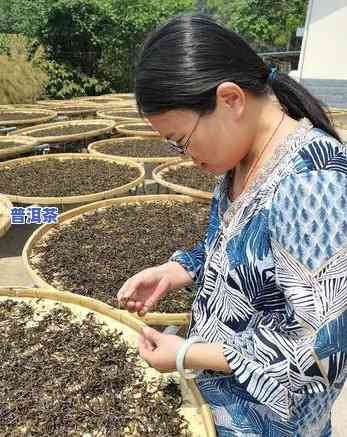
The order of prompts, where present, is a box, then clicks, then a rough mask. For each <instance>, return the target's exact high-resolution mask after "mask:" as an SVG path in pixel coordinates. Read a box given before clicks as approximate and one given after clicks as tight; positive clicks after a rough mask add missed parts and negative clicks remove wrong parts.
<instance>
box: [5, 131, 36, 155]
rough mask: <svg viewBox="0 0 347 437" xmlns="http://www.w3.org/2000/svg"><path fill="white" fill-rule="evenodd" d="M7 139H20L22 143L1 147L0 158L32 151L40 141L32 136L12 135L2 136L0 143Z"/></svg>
mask: <svg viewBox="0 0 347 437" xmlns="http://www.w3.org/2000/svg"><path fill="white" fill-rule="evenodd" d="M6 141H18V142H20V143H22V144H21V145H20V146H13V147H7V148H3V149H0V159H1V158H7V157H10V156H15V155H20V154H21V153H25V152H30V151H31V150H32V149H33V148H34V146H35V145H36V144H38V142H37V141H36V140H35V139H34V138H31V137H25V136H20V135H12V136H3V137H1V136H0V143H2V142H6Z"/></svg>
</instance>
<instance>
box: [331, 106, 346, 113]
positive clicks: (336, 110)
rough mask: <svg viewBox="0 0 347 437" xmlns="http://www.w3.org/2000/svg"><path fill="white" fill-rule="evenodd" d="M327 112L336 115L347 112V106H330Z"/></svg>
mask: <svg viewBox="0 0 347 437" xmlns="http://www.w3.org/2000/svg"><path fill="white" fill-rule="evenodd" d="M327 112H328V113H329V114H334V115H337V114H347V107H346V108H336V107H334V106H328V108H327Z"/></svg>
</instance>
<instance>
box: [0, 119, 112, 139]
mask: <svg viewBox="0 0 347 437" xmlns="http://www.w3.org/2000/svg"><path fill="white" fill-rule="evenodd" d="M100 124H104V125H105V127H102V128H98V129H94V130H90V131H87V132H81V133H78V134H67V135H61V136H58V135H54V136H52V135H51V136H46V137H34V138H35V139H38V141H39V142H40V143H62V142H68V141H73V140H74V141H77V140H83V139H87V138H91V137H95V136H98V135H102V134H105V133H107V132H110V131H112V130H113V129H115V127H116V123H115V122H114V121H112V120H105V119H101V118H98V119H94V120H69V121H59V122H56V123H47V124H39V125H36V126H32V127H27V128H25V129H20V130H18V131H16V133H17V134H19V135H26V136H28V137H30V133H31V132H35V131H38V130H43V129H49V128H52V129H54V128H59V127H60V126H63V127H64V126H74V125H77V126H78V125H100ZM9 135H13V133H10V134H9Z"/></svg>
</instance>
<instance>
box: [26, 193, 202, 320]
mask: <svg viewBox="0 0 347 437" xmlns="http://www.w3.org/2000/svg"><path fill="white" fill-rule="evenodd" d="M208 216H209V205H208V204H206V203H200V202H192V203H187V204H185V203H180V202H172V201H161V202H160V203H159V202H146V203H141V204H140V203H138V204H129V205H122V206H121V207H116V206H112V207H108V208H102V209H99V210H96V211H94V212H92V213H88V214H87V213H85V214H83V216H80V217H79V218H77V219H74V220H72V221H70V222H68V223H66V224H64V223H62V224H59V225H56V226H55V227H54V229H53V230H51V231H50V232H49V233H48V234H47V235H46V238H44V239H42V240H41V241H40V242H39V243H38V244H37V245H35V247H34V249H33V252H32V254H31V258H30V264H31V265H32V267H33V268H34V269H35V270H37V272H38V274H39V275H40V276H41V277H43V278H44V279H45V280H46V282H48V283H49V284H51V285H53V286H54V287H55V288H57V289H60V290H68V291H72V292H74V293H79V294H82V295H86V296H91V297H94V298H96V299H98V300H101V301H103V302H106V303H108V304H110V305H113V306H117V297H116V296H117V292H118V290H119V289H120V287H121V286H122V285H123V283H124V282H125V281H126V280H127V279H128V278H130V277H131V276H132V275H134V274H135V273H137V272H140V271H141V270H143V269H145V268H147V267H153V266H155V265H158V264H161V263H164V262H166V261H167V260H168V259H169V257H170V256H171V255H172V254H173V252H175V251H176V250H178V249H190V248H191V247H193V245H194V244H196V243H197V242H198V241H200V240H201V239H202V238H203V236H204V233H205V230H206V227H207V223H208ZM193 298H194V293H193V292H192V291H191V290H178V291H171V292H170V293H169V294H168V295H167V296H166V297H165V298H163V299H162V300H161V301H160V302H159V304H158V305H157V307H156V308H155V310H156V311H159V312H167V313H178V312H187V311H190V309H191V305H192V302H193Z"/></svg>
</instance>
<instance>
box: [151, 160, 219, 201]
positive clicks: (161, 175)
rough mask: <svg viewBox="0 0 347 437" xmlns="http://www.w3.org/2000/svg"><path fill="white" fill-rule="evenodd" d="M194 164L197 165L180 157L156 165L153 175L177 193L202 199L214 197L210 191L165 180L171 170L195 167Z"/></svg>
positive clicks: (164, 185)
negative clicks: (171, 161) (174, 160)
mask: <svg viewBox="0 0 347 437" xmlns="http://www.w3.org/2000/svg"><path fill="white" fill-rule="evenodd" d="M194 166H195V164H194V162H193V161H191V160H184V161H182V159H180V160H176V162H173V163H170V162H169V163H164V164H162V165H159V166H158V167H156V168H155V169H154V170H153V173H152V176H153V179H154V180H155V181H156V182H157V183H158V184H159V185H162V186H163V187H166V188H169V189H170V190H172V191H174V192H176V193H181V194H186V195H188V196H192V197H198V198H200V199H212V196H213V193H209V192H207V191H201V190H196V189H194V188H190V187H186V186H184V185H179V184H174V183H172V182H168V181H166V180H165V174H166V173H167V172H168V171H170V170H175V169H177V168H180V167H194ZM216 183H217V181H216Z"/></svg>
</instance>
